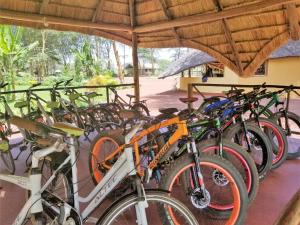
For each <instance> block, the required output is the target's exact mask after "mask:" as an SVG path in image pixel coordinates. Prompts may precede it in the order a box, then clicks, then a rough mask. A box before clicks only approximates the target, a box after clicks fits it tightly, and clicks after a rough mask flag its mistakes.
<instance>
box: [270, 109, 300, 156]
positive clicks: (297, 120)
mask: <svg viewBox="0 0 300 225" xmlns="http://www.w3.org/2000/svg"><path fill="white" fill-rule="evenodd" d="M287 117H288V120H291V121H292V122H293V123H294V126H295V128H296V129H297V130H296V132H300V117H299V116H298V115H297V114H295V113H293V112H289V111H288V112H287ZM280 118H283V119H284V120H285V117H284V112H277V113H275V115H274V120H275V121H276V122H277V124H278V125H279V126H280V127H282V129H283V130H284V132H285V134H286V135H287V141H288V145H289V150H288V153H287V159H296V158H298V157H300V135H297V136H298V137H297V138H293V137H292V134H289V133H288V130H287V128H286V127H285V126H284V124H282V123H281V120H280ZM284 123H285V121H284ZM294 139H296V140H294ZM296 142H297V143H296ZM297 147H298V149H297Z"/></svg>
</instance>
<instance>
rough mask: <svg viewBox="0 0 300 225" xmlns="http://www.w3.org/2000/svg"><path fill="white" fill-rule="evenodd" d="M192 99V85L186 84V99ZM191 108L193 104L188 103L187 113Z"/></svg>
mask: <svg viewBox="0 0 300 225" xmlns="http://www.w3.org/2000/svg"><path fill="white" fill-rule="evenodd" d="M192 97H193V85H192V84H190V83H189V84H188V98H192ZM192 108H193V103H188V109H189V111H191V110H192Z"/></svg>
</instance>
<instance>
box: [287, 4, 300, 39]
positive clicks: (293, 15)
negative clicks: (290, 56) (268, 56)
mask: <svg viewBox="0 0 300 225" xmlns="http://www.w3.org/2000/svg"><path fill="white" fill-rule="evenodd" d="M285 8H286V15H287V20H288V24H289V31H290V36H291V38H292V39H293V40H295V41H297V40H299V39H300V25H299V20H300V18H299V15H298V12H297V7H296V4H288V5H286V6H285Z"/></svg>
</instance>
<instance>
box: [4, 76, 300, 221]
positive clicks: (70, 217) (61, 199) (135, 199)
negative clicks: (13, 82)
mask: <svg viewBox="0 0 300 225" xmlns="http://www.w3.org/2000/svg"><path fill="white" fill-rule="evenodd" d="M70 82H71V81H67V82H66V83H64V87H67V85H68V84H69V83H70ZM62 84H63V83H57V84H55V85H54V87H53V89H52V90H51V92H50V93H51V102H46V101H45V100H43V99H42V98H41V97H40V96H38V95H37V94H35V93H34V89H33V88H34V87H32V88H30V89H29V90H28V92H27V99H26V101H23V102H21V103H22V104H20V103H16V104H15V107H16V108H19V109H20V114H21V115H22V116H21V117H16V116H14V114H13V110H11V108H10V107H9V104H8V103H7V101H6V99H5V97H4V96H1V97H0V98H1V100H2V102H3V103H4V106H5V107H4V108H5V112H4V113H3V117H4V118H5V120H4V122H3V123H2V129H1V145H0V149H1V158H2V161H3V162H4V165H5V166H6V167H7V169H8V170H9V171H10V172H11V173H13V172H14V159H13V157H12V154H11V151H10V150H11V148H12V147H15V145H18V144H19V145H20V149H21V151H20V152H22V150H24V149H28V148H29V149H30V151H31V152H32V154H30V156H31V155H32V157H31V160H29V158H28V160H27V161H28V163H27V165H28V167H29V172H28V177H29V179H26V178H21V177H19V176H13V175H0V179H1V180H6V181H10V182H12V183H15V184H17V185H19V186H21V187H23V188H25V189H27V190H28V194H27V195H28V201H27V202H26V204H25V205H24V207H23V209H22V211H21V212H20V214H19V215H18V216H17V217H16V221H15V222H16V223H15V224H22V223H23V222H24V221H25V220H26V219H28V218H31V219H32V223H34V224H83V223H84V222H87V221H89V220H91V218H89V217H90V215H91V213H92V212H94V210H95V209H96V208H97V207H98V206H99V205H101V203H102V202H103V200H104V199H107V198H108V199H109V200H110V201H114V203H113V204H112V205H111V206H110V207H108V208H107V210H106V211H105V212H104V213H101V215H99V216H98V218H97V220H96V221H97V223H98V224H105V225H106V224H143V225H145V224H243V223H244V220H245V217H246V211H247V208H248V206H249V205H250V204H251V203H252V202H253V200H254V199H255V197H256V194H257V191H258V187H259V181H260V180H262V179H263V178H265V177H266V176H267V174H268V172H269V171H270V170H271V169H276V168H278V167H279V166H280V165H282V164H283V163H284V161H285V160H286V158H289V159H294V158H297V157H299V156H300V117H299V116H298V115H296V114H295V113H292V112H289V111H288V110H287V109H288V108H287V107H284V106H285V105H288V104H285V102H282V101H281V100H280V95H281V94H285V93H289V92H295V93H296V94H298V93H297V92H296V91H295V90H294V89H293V86H290V87H286V88H284V89H282V90H279V91H268V90H267V89H266V88H265V86H264V84H263V85H259V86H256V87H255V88H254V89H253V91H250V92H245V91H244V90H242V89H234V90H231V91H228V92H226V93H225V97H224V96H218V97H212V98H207V99H204V101H203V103H202V104H201V105H200V106H199V107H198V108H197V109H192V108H189V109H185V110H182V111H179V110H178V109H176V108H165V109H160V113H161V114H160V115H158V116H155V117H151V116H150V115H149V114H150V113H149V110H148V108H147V105H146V102H145V101H141V102H133V101H131V99H132V98H133V96H131V95H129V98H130V101H129V103H127V102H126V101H125V100H124V99H123V98H121V97H120V95H118V93H117V91H116V90H115V89H112V91H113V93H114V95H115V96H114V99H113V101H112V102H111V103H106V104H99V103H96V102H95V100H93V98H95V97H96V96H98V94H97V93H95V92H93V93H85V94H81V93H78V92H77V91H76V90H75V89H68V88H65V89H63V90H62V91H59V90H57V89H58V87H59V86H60V85H62ZM4 85H5V84H2V85H1V87H3V86H4ZM62 92H63V93H62ZM66 97H68V99H66ZM180 100H181V101H182V102H184V103H193V102H195V101H197V98H181V99H180ZM265 100H267V101H268V102H267V104H264V105H263V104H262V101H265ZM33 101H34V102H35V104H32V102H33ZM79 101H81V103H79ZM42 102H44V103H45V104H43V103H42ZM82 102H85V103H86V106H82ZM25 103H26V104H25ZM263 103H265V102H263ZM33 105H35V106H36V107H33ZM79 105H81V106H79ZM273 106H274V107H275V109H277V110H276V112H275V111H274V110H271V107H273ZM24 108H26V109H27V111H28V113H27V114H25V113H24ZM47 109H49V110H47ZM66 122H67V123H66ZM13 125H14V126H17V127H18V129H19V130H20V132H21V134H22V136H23V140H22V141H20V142H19V143H16V144H15V145H12V144H11V141H10V138H11V134H12V130H13V129H12V127H13ZM94 133H97V135H96V136H95V135H93V134H94ZM80 136H85V137H84V140H88V141H90V151H89V162H88V164H89V169H90V174H91V177H92V179H93V181H94V183H95V188H94V189H93V190H92V191H91V192H90V194H89V195H88V196H87V197H85V198H83V197H80V196H79V193H78V191H79V190H78V189H79V187H78V184H79V183H80V181H79V180H78V176H77V164H76V162H77V160H78V158H79V153H80V151H82V150H79V149H80V140H81V141H82V138H81V139H79V137H80ZM20 180H22V182H20ZM144 186H146V187H150V188H152V190H151V191H150V190H147V188H146V189H144ZM153 188H155V190H153ZM162 190H163V191H162ZM130 193H131V194H130ZM84 202H89V204H88V206H87V207H86V208H85V209H84V210H83V211H81V208H80V203H84ZM150 215H151V216H150ZM20 221H21V222H20Z"/></svg>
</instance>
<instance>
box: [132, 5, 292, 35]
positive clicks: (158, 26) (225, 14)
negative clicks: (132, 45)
mask: <svg viewBox="0 0 300 225" xmlns="http://www.w3.org/2000/svg"><path fill="white" fill-rule="evenodd" d="M296 1H297V0H268V1H266V0H261V1H259V2H254V3H250V4H248V5H243V6H240V7H236V8H231V9H226V10H223V11H220V12H212V13H204V14H200V15H193V16H184V17H181V18H177V19H173V20H171V21H161V22H156V23H152V24H147V25H142V26H137V27H135V29H134V32H137V33H143V32H149V31H157V30H165V29H170V28H172V27H181V26H189V25H195V24H201V23H207V22H213V21H218V20H221V19H226V18H232V17H236V16H241V15H244V14H245V13H250V12H253V11H259V10H263V9H265V8H270V7H274V6H278V5H283V4H288V3H294V2H296Z"/></svg>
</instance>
